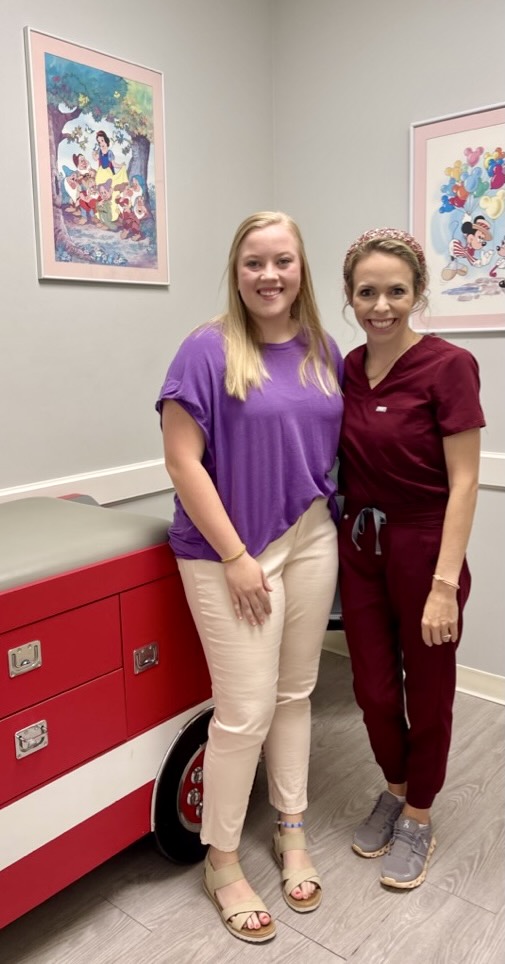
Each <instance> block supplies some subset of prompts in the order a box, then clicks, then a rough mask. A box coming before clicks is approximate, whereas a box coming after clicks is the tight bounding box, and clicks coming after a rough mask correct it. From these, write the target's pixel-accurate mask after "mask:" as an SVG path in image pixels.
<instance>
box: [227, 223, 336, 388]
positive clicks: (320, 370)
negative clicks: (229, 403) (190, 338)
mask: <svg viewBox="0 0 505 964" xmlns="http://www.w3.org/2000/svg"><path fill="white" fill-rule="evenodd" d="M275 224H282V225H285V227H286V228H288V230H290V231H291V233H292V234H293V236H294V238H295V240H296V243H297V246H298V254H299V257H300V264H301V278H302V280H301V285H300V289H299V291H298V294H297V296H296V298H295V301H294V302H293V304H292V306H291V315H292V317H293V318H295V319H296V320H297V321H298V322H299V325H300V332H301V334H302V336H303V338H304V340H305V343H306V351H305V356H304V358H303V359H302V362H301V364H300V368H299V377H300V382H301V384H302V385H306V384H307V381H311V382H312V383H313V384H314V385H316V386H317V388H319V389H320V391H322V392H323V393H324V394H325V395H331V394H334V393H335V392H339V391H340V389H339V386H338V380H337V375H336V372H335V366H334V363H333V359H332V356H331V353H330V349H329V346H328V341H327V338H326V335H325V332H324V330H323V327H322V325H321V320H320V318H319V312H318V309H317V305H316V299H315V295H314V288H313V285H312V278H311V274H310V269H309V265H308V262H307V256H306V254H305V248H304V244H303V240H302V236H301V233H300V229H299V227H298V225H297V224H296V222H295V221H293V219H292V218H290V217H289V216H288V215H287V214H283V213H282V211H259V212H258V213H256V214H251V215H250V217H248V218H246V219H245V221H242V224H240V225H239V227H238V228H237V231H236V233H235V237H234V238H233V241H232V245H231V248H230V253H229V257H228V267H227V274H228V306H227V310H226V311H225V312H224V313H223V314H222V315H220V316H219V317H218V318H216V319H215V321H214V324H217V325H219V326H220V328H221V330H222V332H223V336H224V340H225V354H226V376H225V388H226V391H227V393H228V395H231V396H233V397H234V398H239V399H240V400H241V401H245V399H246V397H247V393H248V391H249V389H251V388H261V385H262V384H263V382H264V381H265V380H267V379H269V378H270V375H269V374H268V371H267V368H266V366H265V363H264V361H263V354H262V342H261V339H260V336H259V332H258V330H257V328H256V326H255V325H254V323H253V321H252V320H251V318H250V317H249V315H248V313H247V310H246V307H245V305H244V303H243V301H242V298H241V297H240V294H239V291H238V274H237V262H238V254H239V249H240V246H241V244H242V242H243V241H244V239H245V238H246V237H247V235H248V234H249V232H250V231H256V230H258V229H261V228H267V227H270V226H271V225H275Z"/></svg>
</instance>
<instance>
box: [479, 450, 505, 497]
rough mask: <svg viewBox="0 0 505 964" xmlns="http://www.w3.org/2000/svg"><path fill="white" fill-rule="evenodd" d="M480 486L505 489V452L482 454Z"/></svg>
mask: <svg viewBox="0 0 505 964" xmlns="http://www.w3.org/2000/svg"><path fill="white" fill-rule="evenodd" d="M479 486H481V487H482V488H484V489H505V452H481V453H480V472H479Z"/></svg>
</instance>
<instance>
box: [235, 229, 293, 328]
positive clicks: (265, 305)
mask: <svg viewBox="0 0 505 964" xmlns="http://www.w3.org/2000/svg"><path fill="white" fill-rule="evenodd" d="M236 279H237V287H238V290H239V292H240V296H241V298H242V301H243V303H244V305H245V307H246V310H247V313H248V315H249V317H250V318H251V320H252V321H253V322H254V323H255V324H256V325H257V326H258V327H259V329H260V331H261V333H262V334H263V336H264V337H266V338H269V337H272V335H273V333H274V332H275V333H276V334H277V335H290V334H292V331H290V318H291V306H292V305H293V302H294V301H295V300H296V298H297V295H298V293H299V290H300V284H301V280H302V266H301V259H300V253H299V249H298V243H297V240H296V238H295V235H294V234H293V232H292V231H291V230H290V228H289V227H287V225H285V224H282V223H279V224H270V225H268V226H267V227H264V228H255V229H254V230H252V231H249V233H248V234H247V235H246V236H245V238H244V240H243V241H242V243H241V245H240V247H239V249H238V255H237V266H236ZM291 327H292V326H291Z"/></svg>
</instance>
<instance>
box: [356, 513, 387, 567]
mask: <svg viewBox="0 0 505 964" xmlns="http://www.w3.org/2000/svg"><path fill="white" fill-rule="evenodd" d="M369 515H371V516H372V518H373V524H374V526H375V555H376V556H381V555H382V549H381V545H380V538H379V536H380V529H381V526H383V525H386V522H387V519H386V515H385V513H384V512H381V510H380V509H372V508H370V506H365V508H364V509H362V510H361V512H359V513H358V515H357V516H356V518H355V520H354V525H353V527H352V541H353V542H354V545H355V546H356V549H357V550H358V552H361V546H360V545H359V543H358V539H359V537H360V536H362V535H363V533H364V531H365V526H366V520H367V518H368V516H369Z"/></svg>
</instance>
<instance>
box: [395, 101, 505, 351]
mask: <svg viewBox="0 0 505 964" xmlns="http://www.w3.org/2000/svg"><path fill="white" fill-rule="evenodd" d="M410 229H411V232H412V234H413V235H414V236H415V237H417V238H418V239H419V241H420V242H421V244H422V245H423V247H424V250H425V252H426V258H427V262H428V268H429V273H430V297H429V301H430V312H429V314H428V315H427V317H426V318H425V319H424V320H423V319H422V318H418V319H417V320H415V321H414V326H415V327H417V328H418V330H420V331H422V330H425V328H426V325H428V326H429V327H430V328H432V329H433V330H435V331H446V332H450V331H462V332H470V331H505V105H504V104H495V105H492V106H490V107H483V108H481V109H479V110H472V111H469V112H467V113H464V114H453V115H450V116H448V117H440V118H436V119H434V120H428V121H420V122H419V123H415V124H412V125H411V128H410Z"/></svg>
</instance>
